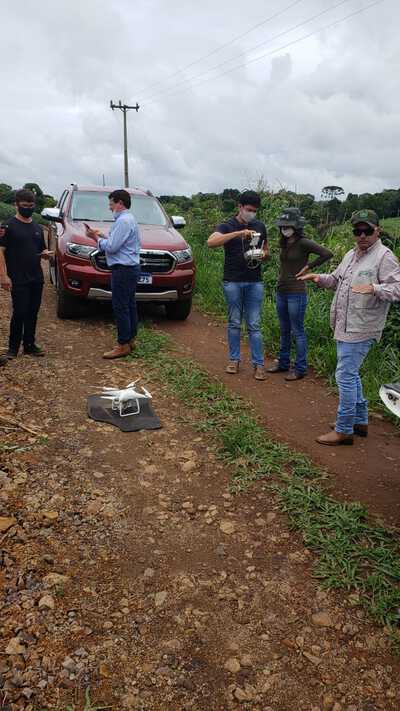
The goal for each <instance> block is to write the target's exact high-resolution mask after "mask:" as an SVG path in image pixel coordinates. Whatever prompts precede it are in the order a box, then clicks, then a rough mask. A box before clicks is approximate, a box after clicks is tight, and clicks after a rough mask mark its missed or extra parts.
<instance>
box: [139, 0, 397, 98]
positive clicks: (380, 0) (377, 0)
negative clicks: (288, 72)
mask: <svg viewBox="0 0 400 711" xmlns="http://www.w3.org/2000/svg"><path fill="white" fill-rule="evenodd" d="M383 2H385V0H374V2H372V3H370V4H369V5H365V7H362V8H359V9H358V10H355V11H354V12H351V13H350V14H349V15H346V16H345V17H341V18H340V19H339V20H335V22H332V23H330V24H329V25H324V26H323V27H320V28H318V29H317V30H313V31H312V32H309V33H308V34H307V35H303V37H298V38H297V39H295V40H292V41H291V42H288V43H287V44H284V45H281V46H280V47H277V48H276V49H273V50H271V51H270V52H266V53H264V54H261V55H260V56H259V57H254V58H253V59H249V60H248V61H247V62H243V63H242V64H238V65H236V66H235V67H232V68H231V69H228V70H227V71H226V72H222V73H221V74H217V76H215V77H209V78H208V79H202V80H201V81H199V82H196V84H193V85H192V86H189V87H186V88H184V89H178V90H177V91H172V92H171V93H170V94H168V95H167V96H171V95H175V94H181V93H184V92H186V91H190V90H191V89H194V88H195V87H196V86H199V85H201V84H206V83H207V82H208V81H214V80H215V79H219V78H220V77H223V76H225V75H226V74H230V73H231V72H234V71H236V70H237V69H241V68H242V67H246V66H248V65H249V64H253V63H254V62H259V61H261V60H262V59H265V58H266V57H270V56H272V55H273V54H276V53H277V52H281V51H283V50H284V49H288V48H289V47H293V46H294V45H296V44H298V43H300V42H304V41H305V40H306V39H308V38H309V37H312V36H313V35H316V34H319V33H320V32H324V31H325V30H330V29H332V28H333V27H336V26H337V25H340V24H341V23H342V22H345V21H346V20H349V19H351V18H353V17H356V15H360V14H361V13H362V12H365V11H366V10H369V9H370V8H371V7H374V6H375V5H380V4H381V3H383ZM155 101H156V98H154V99H151V100H149V101H148V103H149V104H153V103H155Z"/></svg>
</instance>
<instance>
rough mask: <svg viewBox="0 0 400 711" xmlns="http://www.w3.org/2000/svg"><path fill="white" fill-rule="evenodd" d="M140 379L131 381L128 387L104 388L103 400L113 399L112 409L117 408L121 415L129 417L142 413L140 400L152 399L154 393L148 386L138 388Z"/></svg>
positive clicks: (101, 395)
mask: <svg viewBox="0 0 400 711" xmlns="http://www.w3.org/2000/svg"><path fill="white" fill-rule="evenodd" d="M137 382H138V381H137V380H135V381H134V382H133V383H129V385H127V386H126V388H122V389H121V390H118V389H117V388H104V390H103V392H102V393H101V394H100V397H101V398H102V399H103V400H111V402H112V409H113V410H114V411H115V410H117V411H118V413H119V416H120V417H128V416H129V415H138V414H139V413H140V401H141V400H151V399H152V395H151V393H149V391H148V390H146V388H143V387H142V388H141V389H140V391H139V390H136V388H135V386H136V383H137Z"/></svg>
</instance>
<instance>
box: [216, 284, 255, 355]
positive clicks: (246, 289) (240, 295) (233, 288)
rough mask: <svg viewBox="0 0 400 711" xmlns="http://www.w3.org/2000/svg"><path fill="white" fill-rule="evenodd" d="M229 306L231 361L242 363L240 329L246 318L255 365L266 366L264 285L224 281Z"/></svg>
mask: <svg viewBox="0 0 400 711" xmlns="http://www.w3.org/2000/svg"><path fill="white" fill-rule="evenodd" d="M224 295H225V300H226V303H227V306H228V344H229V359H230V360H235V361H240V327H241V323H242V318H243V316H244V318H245V321H246V326H247V332H248V334H249V343H250V351H251V360H252V363H253V365H264V348H263V342H262V336H261V331H260V322H261V309H262V305H263V300H264V285H263V283H262V282H261V281H252V282H249V281H224Z"/></svg>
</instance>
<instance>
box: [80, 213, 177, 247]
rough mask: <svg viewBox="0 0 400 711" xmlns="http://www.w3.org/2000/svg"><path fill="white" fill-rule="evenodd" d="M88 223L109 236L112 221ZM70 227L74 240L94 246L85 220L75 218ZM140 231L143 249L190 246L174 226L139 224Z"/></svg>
mask: <svg viewBox="0 0 400 711" xmlns="http://www.w3.org/2000/svg"><path fill="white" fill-rule="evenodd" d="M88 224H89V225H90V227H92V228H93V229H95V230H100V231H101V232H103V233H104V235H105V236H107V235H108V232H109V230H110V227H111V224H112V223H110V222H90V223H88ZM70 228H71V233H72V234H71V239H72V241H73V242H76V243H78V244H86V245H92V246H94V242H93V240H91V239H89V238H88V237H86V231H85V225H84V224H83V222H79V221H78V220H76V221H75V220H74V222H73V223H70ZM139 232H140V239H141V243H142V249H162V250H165V251H169V252H173V251H177V250H179V249H186V248H187V246H188V244H187V242H186V241H185V240H184V239H183V237H182V235H180V234H179V232H178V231H177V230H176V229H175V228H174V227H168V226H159V225H139Z"/></svg>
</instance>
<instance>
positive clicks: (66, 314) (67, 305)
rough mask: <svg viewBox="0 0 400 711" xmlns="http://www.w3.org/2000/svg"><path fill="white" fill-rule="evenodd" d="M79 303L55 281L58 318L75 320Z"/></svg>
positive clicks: (58, 281)
mask: <svg viewBox="0 0 400 711" xmlns="http://www.w3.org/2000/svg"><path fill="white" fill-rule="evenodd" d="M79 307H80V303H79V299H78V298H77V297H76V296H71V294H69V293H68V291H67V290H66V289H64V287H63V285H62V283H61V280H60V279H57V316H58V318H63V319H64V318H76V316H79V314H80V308H79Z"/></svg>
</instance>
